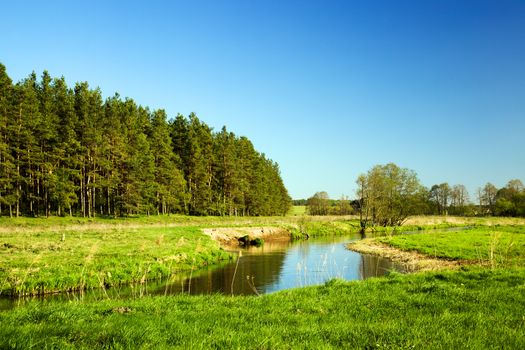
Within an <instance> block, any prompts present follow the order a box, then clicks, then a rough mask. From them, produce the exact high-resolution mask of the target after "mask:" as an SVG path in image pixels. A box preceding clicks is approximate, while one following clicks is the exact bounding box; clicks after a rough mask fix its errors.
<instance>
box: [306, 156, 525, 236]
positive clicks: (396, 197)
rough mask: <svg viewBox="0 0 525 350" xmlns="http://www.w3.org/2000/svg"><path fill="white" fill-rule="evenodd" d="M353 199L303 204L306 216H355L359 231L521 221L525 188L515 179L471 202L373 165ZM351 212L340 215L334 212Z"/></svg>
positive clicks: (459, 193)
mask: <svg viewBox="0 0 525 350" xmlns="http://www.w3.org/2000/svg"><path fill="white" fill-rule="evenodd" d="M356 183H357V186H358V188H357V198H356V199H355V200H351V201H350V200H348V199H347V198H344V197H343V198H341V199H340V200H338V201H334V200H331V199H330V198H329V197H328V194H327V193H326V192H317V193H315V194H314V195H313V196H312V197H310V198H308V199H307V200H305V201H304V203H305V204H306V206H307V212H308V213H309V214H310V215H346V214H348V213H357V214H358V215H359V218H360V222H361V227H362V228H363V229H365V228H366V227H368V226H398V225H401V224H402V223H403V222H404V221H405V220H406V219H407V217H408V216H410V215H460V216H487V215H493V216H525V187H524V185H523V183H522V182H521V181H520V180H518V179H513V180H510V181H509V182H508V183H507V185H506V186H504V187H502V188H500V189H498V188H496V186H494V185H493V184H491V183H487V184H486V185H485V186H484V187H482V188H479V189H478V190H477V193H476V196H477V202H476V203H473V202H471V200H470V196H469V193H468V191H467V189H466V187H465V186H464V185H461V184H458V185H453V186H451V185H449V184H448V183H446V182H445V183H441V184H436V185H433V186H432V187H431V188H427V187H425V186H423V185H422V184H421V183H420V181H419V179H418V177H417V174H416V173H415V172H414V171H413V170H410V169H406V168H400V167H398V166H397V165H396V164H393V163H389V164H386V165H376V166H374V167H373V168H372V169H370V170H369V171H368V172H367V173H365V174H361V175H360V176H359V177H358V178H357V180H356ZM348 207H349V208H350V210H339V208H348Z"/></svg>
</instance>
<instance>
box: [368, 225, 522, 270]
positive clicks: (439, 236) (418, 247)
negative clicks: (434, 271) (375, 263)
mask: <svg viewBox="0 0 525 350" xmlns="http://www.w3.org/2000/svg"><path fill="white" fill-rule="evenodd" d="M376 240H377V241H379V242H381V243H385V244H388V245H390V246H392V247H395V248H398V249H401V250H408V251H417V252H419V253H423V254H426V255H430V256H433V257H437V258H445V259H454V260H470V261H474V262H479V263H481V264H484V265H490V266H493V267H494V266H525V226H492V227H473V228H469V229H465V230H461V231H456V232H426V233H420V234H409V235H393V236H387V237H378V238H376Z"/></svg>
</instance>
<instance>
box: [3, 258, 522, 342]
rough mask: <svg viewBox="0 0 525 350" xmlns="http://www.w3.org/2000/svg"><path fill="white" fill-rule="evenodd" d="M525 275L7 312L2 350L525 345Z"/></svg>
mask: <svg viewBox="0 0 525 350" xmlns="http://www.w3.org/2000/svg"><path fill="white" fill-rule="evenodd" d="M524 303H525V269H523V268H521V269H511V270H503V269H495V270H486V269H471V270H468V271H459V272H450V271H442V272H434V273H418V274H411V275H399V274H391V275H389V276H388V277H384V278H374V279H369V280H366V281H361V282H343V281H339V280H333V281H330V282H328V283H327V284H326V285H323V286H316V287H307V288H301V289H292V290H287V291H282V292H279V293H275V294H269V295H263V296H260V297H256V296H253V297H231V296H222V295H206V296H188V295H176V296H168V297H146V298H141V299H134V300H127V301H123V300H104V301H99V302H69V303H48V304H45V303H37V302H35V303H30V304H26V305H25V306H22V307H19V308H16V309H13V310H9V311H5V312H1V313H0V324H2V327H0V348H81V349H92V348H117V349H119V348H133V349H151V348H158V349H161V348H191V349H201V348H203V349H204V348H205V349H209V348H239V349H289V348H298V349H304V348H316V349H331V348H355V349H412V348H416V349H418V348H437V349H459V348H461V349H483V348H507V349H523V348H524V347H525V313H524V309H523V308H522V307H518V306H519V305H524Z"/></svg>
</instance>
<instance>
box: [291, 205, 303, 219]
mask: <svg viewBox="0 0 525 350" xmlns="http://www.w3.org/2000/svg"><path fill="white" fill-rule="evenodd" d="M288 215H291V216H302V215H306V205H294V206H293V207H292V208H291V209H290V212H289V213H288Z"/></svg>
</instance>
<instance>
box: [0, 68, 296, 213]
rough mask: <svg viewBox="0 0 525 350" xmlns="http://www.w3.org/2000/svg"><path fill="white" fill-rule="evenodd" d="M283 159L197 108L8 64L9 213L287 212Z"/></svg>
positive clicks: (5, 144) (3, 185)
mask: <svg viewBox="0 0 525 350" xmlns="http://www.w3.org/2000/svg"><path fill="white" fill-rule="evenodd" d="M290 205H291V199H290V197H289V195H288V192H287V190H286V188H285V186H284V184H283V181H282V179H281V175H280V170H279V166H278V164H277V163H275V162H273V161H272V160H270V159H268V158H267V157H266V156H265V155H264V154H263V153H259V152H258V151H256V150H255V148H254V146H253V144H252V143H251V141H250V140H249V139H247V138H246V137H239V136H236V135H235V134H234V133H232V132H229V131H228V130H227V129H226V127H223V128H222V129H221V130H220V131H218V132H216V131H214V130H213V129H212V128H211V127H209V126H208V125H207V124H206V123H204V122H203V121H201V120H199V118H198V117H197V116H196V115H195V114H193V113H192V114H190V115H189V116H188V117H185V116H182V115H180V114H179V115H177V116H176V117H175V118H173V119H168V116H167V114H166V112H165V111H164V110H162V109H158V110H150V109H149V108H148V107H143V106H141V105H138V104H137V103H135V101H133V100H132V99H130V98H124V99H123V98H121V97H120V96H119V95H118V94H115V95H114V96H113V97H110V98H107V99H105V100H104V99H103V98H102V93H101V91H100V89H98V88H97V89H92V88H90V87H89V85H88V83H86V82H81V83H76V84H75V86H74V88H69V87H68V86H67V84H66V81H65V79H64V77H61V78H52V77H51V76H50V75H49V73H48V72H47V71H44V72H43V74H42V76H41V79H40V80H39V79H38V78H37V76H36V74H35V73H34V72H33V73H32V74H30V75H29V76H28V77H27V78H26V79H23V80H22V81H20V82H18V83H13V82H12V80H11V79H10V78H9V76H8V75H7V73H6V68H5V66H3V65H2V64H0V215H10V216H19V215H30V216H39V215H46V216H48V215H59V216H60V215H80V216H86V217H92V216H96V215H105V216H122V215H132V214H148V215H149V214H169V213H183V214H190V215H283V214H285V213H286V212H287V211H288V209H289V207H290Z"/></svg>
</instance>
